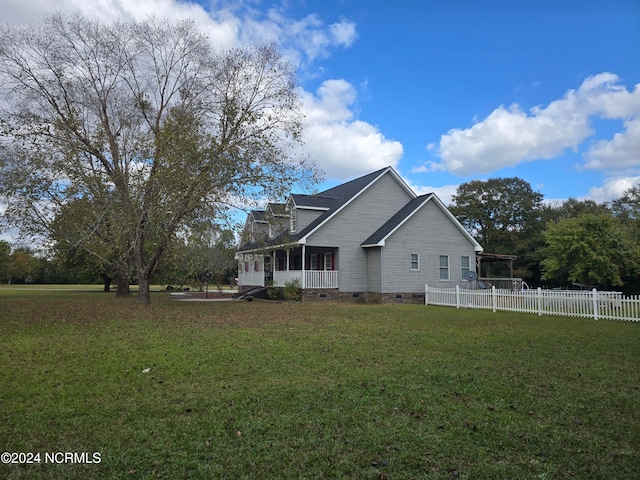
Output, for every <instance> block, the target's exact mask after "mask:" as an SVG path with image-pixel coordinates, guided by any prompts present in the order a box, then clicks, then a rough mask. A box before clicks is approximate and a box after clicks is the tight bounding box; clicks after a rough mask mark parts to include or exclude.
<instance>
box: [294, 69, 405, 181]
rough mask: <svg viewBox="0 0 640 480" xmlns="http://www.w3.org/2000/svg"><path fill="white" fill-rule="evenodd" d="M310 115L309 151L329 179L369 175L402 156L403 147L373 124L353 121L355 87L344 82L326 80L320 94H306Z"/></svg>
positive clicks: (392, 164)
mask: <svg viewBox="0 0 640 480" xmlns="http://www.w3.org/2000/svg"><path fill="white" fill-rule="evenodd" d="M303 100H304V105H305V113H306V115H307V121H306V128H305V133H304V141H305V151H307V152H309V153H310V154H311V156H312V158H313V160H314V161H315V162H316V163H317V164H318V166H319V167H320V168H321V169H323V170H324V172H325V174H326V175H327V177H329V178H335V179H345V178H350V177H353V176H356V175H360V174H364V173H369V172H371V171H373V170H376V169H379V168H384V167H387V166H389V165H391V166H394V167H395V166H396V165H397V164H398V161H399V160H400V158H401V157H402V152H403V148H402V144H400V142H397V141H393V140H389V139H387V138H385V137H384V135H382V133H380V131H379V130H378V129H377V128H376V127H375V126H373V125H371V124H369V123H367V122H363V121H361V120H357V119H354V113H353V111H352V109H351V106H352V104H353V103H354V102H355V100H356V91H355V89H354V87H353V86H352V85H351V84H350V83H349V82H347V81H345V80H327V81H325V82H324V83H323V84H322V85H321V86H320V88H319V89H318V91H317V95H312V94H310V93H307V92H305V93H303Z"/></svg>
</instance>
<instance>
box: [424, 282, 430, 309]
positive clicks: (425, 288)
mask: <svg viewBox="0 0 640 480" xmlns="http://www.w3.org/2000/svg"><path fill="white" fill-rule="evenodd" d="M424 304H425V305H429V285H427V284H426V283H425V284H424Z"/></svg>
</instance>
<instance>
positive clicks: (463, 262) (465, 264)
mask: <svg viewBox="0 0 640 480" xmlns="http://www.w3.org/2000/svg"><path fill="white" fill-rule="evenodd" d="M460 266H461V268H462V279H463V280H467V279H468V278H469V277H468V276H467V274H468V273H469V270H470V268H469V266H470V260H469V257H468V256H466V255H463V256H462V257H460Z"/></svg>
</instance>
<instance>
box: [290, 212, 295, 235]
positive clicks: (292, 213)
mask: <svg viewBox="0 0 640 480" xmlns="http://www.w3.org/2000/svg"><path fill="white" fill-rule="evenodd" d="M289 228H290V229H291V233H296V211H295V210H293V209H292V210H291V213H290V214H289Z"/></svg>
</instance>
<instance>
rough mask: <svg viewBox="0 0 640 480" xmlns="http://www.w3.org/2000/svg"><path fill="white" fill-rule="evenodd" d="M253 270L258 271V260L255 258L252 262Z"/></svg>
mask: <svg viewBox="0 0 640 480" xmlns="http://www.w3.org/2000/svg"><path fill="white" fill-rule="evenodd" d="M253 271H254V272H259V271H260V260H255V261H254V262H253Z"/></svg>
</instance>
